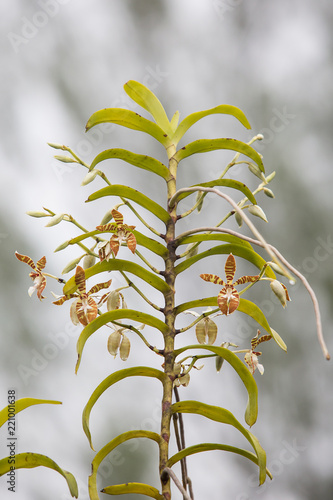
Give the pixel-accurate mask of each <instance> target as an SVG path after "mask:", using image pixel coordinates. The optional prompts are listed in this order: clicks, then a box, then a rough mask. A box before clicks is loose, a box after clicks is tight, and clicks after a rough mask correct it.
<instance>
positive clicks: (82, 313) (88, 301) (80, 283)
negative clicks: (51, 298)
mask: <svg viewBox="0 0 333 500" xmlns="http://www.w3.org/2000/svg"><path fill="white" fill-rule="evenodd" d="M111 281H112V280H109V281H107V282H106V283H99V284H98V285H94V286H93V287H92V288H91V289H90V290H89V292H86V277H85V273H84V270H83V268H82V267H80V266H77V268H76V272H75V284H76V285H77V289H78V292H76V293H71V294H69V295H63V296H62V297H60V298H59V299H58V300H56V301H55V302H53V304H56V305H57V306H61V305H62V304H63V303H64V302H66V301H67V300H69V299H72V298H76V300H75V301H74V302H73V304H72V306H71V312H70V315H71V320H72V322H73V323H74V325H77V324H79V323H81V324H82V325H84V326H87V324H88V323H91V321H93V320H94V319H95V318H96V317H97V313H98V306H97V303H96V302H95V299H94V298H93V297H92V295H94V294H95V293H97V292H98V291H99V290H101V289H102V288H109V286H110V284H111ZM106 295H108V294H106ZM106 295H103V296H102V297H100V298H99V302H98V303H99V304H100V303H102V302H103V301H104V299H106Z"/></svg>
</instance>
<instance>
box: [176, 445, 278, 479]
mask: <svg viewBox="0 0 333 500" xmlns="http://www.w3.org/2000/svg"><path fill="white" fill-rule="evenodd" d="M212 450H221V451H229V452H231V453H236V454H237V455H241V456H242V457H245V458H248V459H249V460H251V462H253V463H255V464H256V465H258V457H257V455H255V454H254V453H252V452H251V451H248V450H243V449H242V448H236V447H235V446H230V445H227V444H218V443H201V444H195V445H193V446H188V447H187V448H184V449H183V450H181V451H179V452H178V453H175V455H173V456H172V457H170V458H169V460H168V462H167V467H173V466H174V465H175V464H176V463H177V462H179V461H180V460H182V459H183V458H185V457H189V456H190V455H194V454H195V453H201V452H203V451H212ZM266 474H267V476H268V477H269V478H270V479H273V476H272V474H271V473H270V471H269V470H268V469H266Z"/></svg>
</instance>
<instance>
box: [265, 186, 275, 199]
mask: <svg viewBox="0 0 333 500" xmlns="http://www.w3.org/2000/svg"><path fill="white" fill-rule="evenodd" d="M264 193H265V195H266V196H268V198H275V195H274V193H273V191H272V190H271V189H268V188H264Z"/></svg>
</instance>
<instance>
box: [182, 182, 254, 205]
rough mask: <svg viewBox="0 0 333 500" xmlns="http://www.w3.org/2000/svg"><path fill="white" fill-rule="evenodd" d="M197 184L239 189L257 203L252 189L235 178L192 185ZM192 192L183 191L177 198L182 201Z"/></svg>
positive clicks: (252, 201)
mask: <svg viewBox="0 0 333 500" xmlns="http://www.w3.org/2000/svg"><path fill="white" fill-rule="evenodd" d="M196 186H202V187H215V186H223V187H228V188H233V189H237V190H238V191H241V192H242V193H243V194H244V195H245V196H246V197H247V198H248V199H249V200H250V202H251V203H254V204H255V205H256V203H257V202H256V199H255V197H254V196H253V194H252V191H250V189H249V188H248V187H247V186H246V185H245V184H244V183H243V182H240V181H236V180H234V179H215V180H214V181H209V182H201V183H200V184H194V185H193V186H190V187H196ZM191 194H193V192H192V193H191V192H187V193H182V194H180V195H179V196H178V198H177V200H178V201H180V200H182V199H184V198H186V197H187V196H190V195H191Z"/></svg>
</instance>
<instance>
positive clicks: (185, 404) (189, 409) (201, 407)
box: [171, 401, 266, 484]
mask: <svg viewBox="0 0 333 500" xmlns="http://www.w3.org/2000/svg"><path fill="white" fill-rule="evenodd" d="M171 412H172V413H173V414H174V413H195V414H196V415H202V416H204V417H206V418H209V419H210V420H214V421H215V422H221V423H223V424H229V425H232V426H233V427H235V429H237V430H239V431H240V432H241V433H242V434H243V436H244V437H245V438H246V439H247V440H248V441H249V443H250V444H251V446H252V447H253V449H254V451H255V452H256V455H257V457H258V466H259V484H263V483H264V482H265V479H266V453H265V451H264V450H263V448H262V447H261V445H260V443H259V441H258V439H257V438H256V437H255V436H254V435H253V434H252V433H251V432H250V431H248V430H247V429H245V427H243V426H242V425H241V424H240V423H239V422H238V420H237V419H236V418H235V417H234V416H233V414H232V413H231V412H230V411H228V410H226V409H224V408H220V407H219V406H212V405H207V404H204V403H199V402H197V401H180V402H179V403H174V404H173V405H172V406H171Z"/></svg>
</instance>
